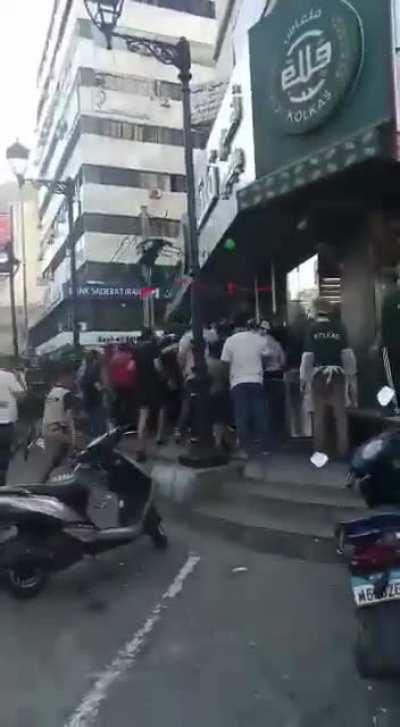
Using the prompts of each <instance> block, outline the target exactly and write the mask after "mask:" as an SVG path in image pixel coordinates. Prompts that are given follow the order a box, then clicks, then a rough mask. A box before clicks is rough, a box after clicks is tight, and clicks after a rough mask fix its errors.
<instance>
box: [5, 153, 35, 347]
mask: <svg viewBox="0 0 400 727" xmlns="http://www.w3.org/2000/svg"><path fill="white" fill-rule="evenodd" d="M6 157H7V161H8V162H9V164H10V167H11V171H12V172H13V174H14V176H15V178H16V180H17V182H18V190H19V220H20V230H21V252H22V287H23V307H24V341H25V349H26V351H28V348H29V312H28V283H27V270H26V235H25V204H24V191H23V186H24V181H25V174H26V170H27V169H28V163H29V149H27V148H26V147H25V146H24V145H23V144H21V143H20V142H19V141H18V140H17V141H16V142H15V143H14V144H12V145H11V146H9V147H8V149H7V151H6Z"/></svg>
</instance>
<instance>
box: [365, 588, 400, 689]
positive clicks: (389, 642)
mask: <svg viewBox="0 0 400 727" xmlns="http://www.w3.org/2000/svg"><path fill="white" fill-rule="evenodd" d="M399 615H400V614H399V602H398V601H396V602H393V603H385V604H382V605H378V606H372V607H370V608H363V609H360V610H359V611H358V612H357V626H358V628H357V639H356V644H355V660H356V666H357V670H358V673H359V675H360V677H361V678H363V679H383V678H387V677H393V676H399V674H400V659H399V655H398V649H397V644H398V638H396V634H398V630H399V626H398V625H399Z"/></svg>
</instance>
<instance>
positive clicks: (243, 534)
mask: <svg viewBox="0 0 400 727" xmlns="http://www.w3.org/2000/svg"><path fill="white" fill-rule="evenodd" d="M162 509H163V511H164V512H165V513H166V514H167V515H170V516H171V517H172V519H184V520H185V522H186V523H187V524H189V525H192V526H193V527H195V528H196V529H198V530H200V531H201V532H209V533H212V534H214V535H218V536H219V537H221V538H223V539H225V540H228V541H231V542H234V543H238V544H240V545H243V546H245V547H248V548H250V549H251V550H255V551H257V552H259V553H270V554H271V555H279V556H284V557H286V558H292V559H296V560H305V561H311V562H315V563H329V564H338V563H340V562H341V561H340V559H339V557H338V555H337V553H336V548H335V543H334V539H333V537H332V538H327V537H316V536H313V535H303V534H301V533H293V532H288V531H284V530H274V529H271V528H268V527H259V526H255V525H248V524H245V523H240V522H238V521H233V520H228V519H226V518H223V517H218V516H216V517H214V516H212V515H209V514H207V513H204V512H201V511H200V510H196V509H190V508H188V507H187V506H183V505H177V504H171V501H170V500H169V501H164V503H163V506H162Z"/></svg>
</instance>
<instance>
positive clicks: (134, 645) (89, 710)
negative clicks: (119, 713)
mask: <svg viewBox="0 0 400 727" xmlns="http://www.w3.org/2000/svg"><path fill="white" fill-rule="evenodd" d="M199 560H200V556H198V555H195V554H193V555H190V556H189V558H188V559H187V561H186V563H185V564H184V565H183V566H182V568H181V570H180V571H179V573H178V574H177V576H176V578H174V580H173V582H172V583H171V585H170V587H169V588H168V589H167V590H166V591H165V593H164V594H163V596H162V597H161V599H160V601H159V602H158V603H157V605H156V606H155V607H154V608H153V610H152V612H151V614H150V616H149V617H148V619H147V620H146V622H145V624H144V626H142V628H141V629H139V631H137V632H136V633H135V634H134V636H133V638H132V639H131V640H130V641H128V643H127V644H125V646H123V647H122V649H120V651H119V652H118V654H117V656H116V657H115V659H114V660H113V661H112V662H111V664H109V665H108V666H107V667H106V669H105V670H104V671H103V672H102V674H100V676H99V677H98V679H97V680H96V681H95V683H94V685H93V687H92V688H91V689H90V691H89V692H88V694H87V695H86V696H85V697H84V698H83V699H82V701H81V703H80V705H79V707H78V708H77V709H76V710H75V712H74V714H73V715H72V717H71V718H70V720H69V721H68V722H67V723H66V725H65V727H90V725H92V724H94V720H95V719H96V717H97V715H98V713H99V708H100V705H101V703H102V702H104V700H105V699H106V698H107V695H108V692H109V690H110V688H111V687H112V686H113V684H114V683H115V682H116V681H117V680H118V679H120V677H121V676H122V675H123V674H124V673H125V672H126V671H127V669H129V667H131V666H132V664H133V663H134V661H135V659H136V657H137V656H138V654H139V653H140V651H141V649H142V647H143V644H144V643H145V641H146V638H147V637H148V636H149V634H151V632H152V631H153V629H154V627H155V625H156V624H157V623H158V622H159V621H160V619H161V614H162V611H163V610H164V609H165V608H166V601H169V600H172V599H174V598H176V596H178V595H179V594H180V593H181V591H182V589H183V586H184V583H185V581H186V578H187V577H188V576H190V575H191V573H193V571H194V569H195V567H196V565H197V564H198V562H199Z"/></svg>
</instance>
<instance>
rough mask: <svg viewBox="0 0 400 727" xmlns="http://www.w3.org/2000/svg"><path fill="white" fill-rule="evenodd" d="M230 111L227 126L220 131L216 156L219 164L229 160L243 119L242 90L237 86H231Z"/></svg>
mask: <svg viewBox="0 0 400 727" xmlns="http://www.w3.org/2000/svg"><path fill="white" fill-rule="evenodd" d="M231 109H232V113H231V117H230V120H229V126H228V127H227V128H226V129H222V131H221V138H220V143H219V154H218V156H219V159H220V161H221V162H226V161H227V160H228V159H229V155H230V153H231V149H232V141H233V139H234V137H235V135H236V132H237V130H238V128H239V126H240V124H241V121H242V118H243V99H242V89H241V86H239V85H235V86H232V101H231Z"/></svg>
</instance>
